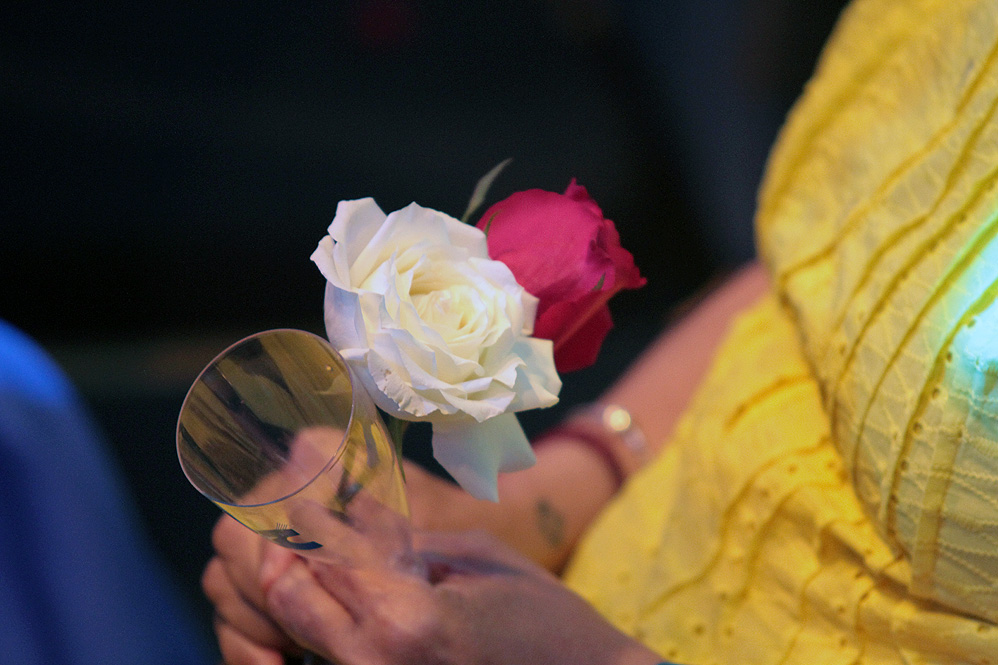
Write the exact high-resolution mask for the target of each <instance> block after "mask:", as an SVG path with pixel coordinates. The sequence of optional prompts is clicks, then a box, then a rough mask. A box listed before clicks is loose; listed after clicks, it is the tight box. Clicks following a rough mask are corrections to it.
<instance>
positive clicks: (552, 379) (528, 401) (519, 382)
mask: <svg viewBox="0 0 998 665" xmlns="http://www.w3.org/2000/svg"><path fill="white" fill-rule="evenodd" d="M513 353H514V354H516V356H517V357H518V358H520V359H521V360H522V365H521V366H520V368H519V370H518V371H517V373H516V384H515V385H514V386H513V394H515V395H516V398H515V399H514V400H513V403H512V404H511V405H510V409H511V410H512V411H525V410H527V409H544V408H547V407H549V406H554V405H555V404H557V402H558V393H559V392H560V391H561V378H560V377H559V376H558V371H557V370H556V369H555V364H554V362H553V360H552V353H551V341H550V340H546V339H536V338H534V337H526V338H523V339H520V340H518V341H517V343H516V345H515V346H514V348H513Z"/></svg>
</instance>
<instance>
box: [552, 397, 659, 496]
mask: <svg viewBox="0 0 998 665" xmlns="http://www.w3.org/2000/svg"><path fill="white" fill-rule="evenodd" d="M555 438H566V439H568V438H570V439H573V440H575V441H577V442H579V443H582V444H585V445H586V446H588V447H589V448H590V449H591V450H592V451H593V452H595V453H596V454H597V455H599V456H600V458H601V459H603V461H604V463H605V464H606V467H607V469H608V470H609V471H610V473H611V475H612V476H613V480H614V485H615V491H616V490H617V489H620V487H621V486H622V485H623V484H624V480H625V479H626V478H627V476H629V475H630V474H631V473H632V472H634V471H635V470H637V468H638V467H640V466H641V465H643V464H644V463H645V462H646V461H647V460H648V458H649V450H648V444H647V441H646V440H645V436H644V434H643V433H642V431H641V428H640V427H638V426H637V424H636V423H635V422H634V421H633V419H632V418H631V414H630V413H629V412H628V411H627V409H625V408H623V407H622V406H619V405H616V404H591V405H589V406H585V407H582V408H580V409H577V410H575V411H574V412H572V413H571V414H569V416H568V418H566V419H565V421H564V423H563V424H561V425H557V426H555V427H553V428H552V429H550V430H548V431H546V432H544V433H543V434H542V435H541V436H540V437H539V439H538V440H537V441H536V443H535V444H534V445H538V444H541V443H544V442H545V441H548V440H551V439H555Z"/></svg>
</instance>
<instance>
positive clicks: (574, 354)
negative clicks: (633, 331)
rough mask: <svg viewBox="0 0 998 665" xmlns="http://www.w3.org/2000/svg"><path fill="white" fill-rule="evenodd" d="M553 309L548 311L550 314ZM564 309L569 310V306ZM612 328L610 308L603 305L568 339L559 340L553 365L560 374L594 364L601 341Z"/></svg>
mask: <svg viewBox="0 0 998 665" xmlns="http://www.w3.org/2000/svg"><path fill="white" fill-rule="evenodd" d="M554 309H555V307H552V308H551V309H549V310H548V313H551V311H552V310H554ZM566 309H570V306H569V307H567V308H566ZM612 328H613V319H612V318H611V316H610V308H609V307H607V306H606V305H604V306H603V307H601V308H599V309H598V310H597V311H596V313H595V314H593V315H592V317H591V318H590V319H589V320H587V321H586V322H585V323H583V324H582V325H581V326H580V327H579V328H578V329H576V330H575V332H574V333H572V334H571V335H569V336H568V337H563V338H561V339H559V344H558V345H557V346H555V349H554V364H555V366H556V367H557V368H558V371H560V372H574V371H575V370H578V369H582V368H584V367H589V366H590V365H592V364H593V363H594V362H596V357H597V356H598V355H599V351H600V347H601V346H602V345H603V340H604V339H606V336H607V333H609V332H610V330H611V329H612Z"/></svg>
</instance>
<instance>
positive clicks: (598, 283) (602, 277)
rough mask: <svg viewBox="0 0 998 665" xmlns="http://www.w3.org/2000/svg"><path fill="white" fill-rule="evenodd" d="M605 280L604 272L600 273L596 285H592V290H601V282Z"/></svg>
mask: <svg viewBox="0 0 998 665" xmlns="http://www.w3.org/2000/svg"><path fill="white" fill-rule="evenodd" d="M605 281H606V273H603V274H602V275H600V278H599V281H598V282H596V286H594V287H593V291H601V290H602V289H603V282H605Z"/></svg>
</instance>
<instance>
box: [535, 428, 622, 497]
mask: <svg viewBox="0 0 998 665" xmlns="http://www.w3.org/2000/svg"><path fill="white" fill-rule="evenodd" d="M554 439H571V440H572V441H576V442H578V443H582V444H584V445H586V446H587V447H588V448H589V449H590V450H592V451H593V452H594V453H596V454H597V455H599V457H600V459H602V460H603V463H604V464H605V465H606V468H607V469H608V470H609V471H610V475H611V476H613V491H614V493H616V491H617V490H619V489H620V488H621V486H622V485H623V484H624V479H625V478H626V475H625V474H624V467H623V465H621V463H620V460H618V459H617V457H616V456H615V455H614V454H613V453H612V452H611V451H610V446H611V444H610V443H609V442H608V441H607V440H606V435H605V434H604V435H600V434H596V433H595V432H594V431H593V430H592V429H591V428H588V427H584V426H579V425H574V426H573V425H572V424H571V423H567V424H564V425H557V426H555V427H552V428H551V429H549V430H547V431H545V432H544V433H543V434H541V435H540V437H538V438H537V440H536V441H534V447H535V448H536V447H537V446H540V445H542V444H544V443H547V442H548V441H552V440H554Z"/></svg>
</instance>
